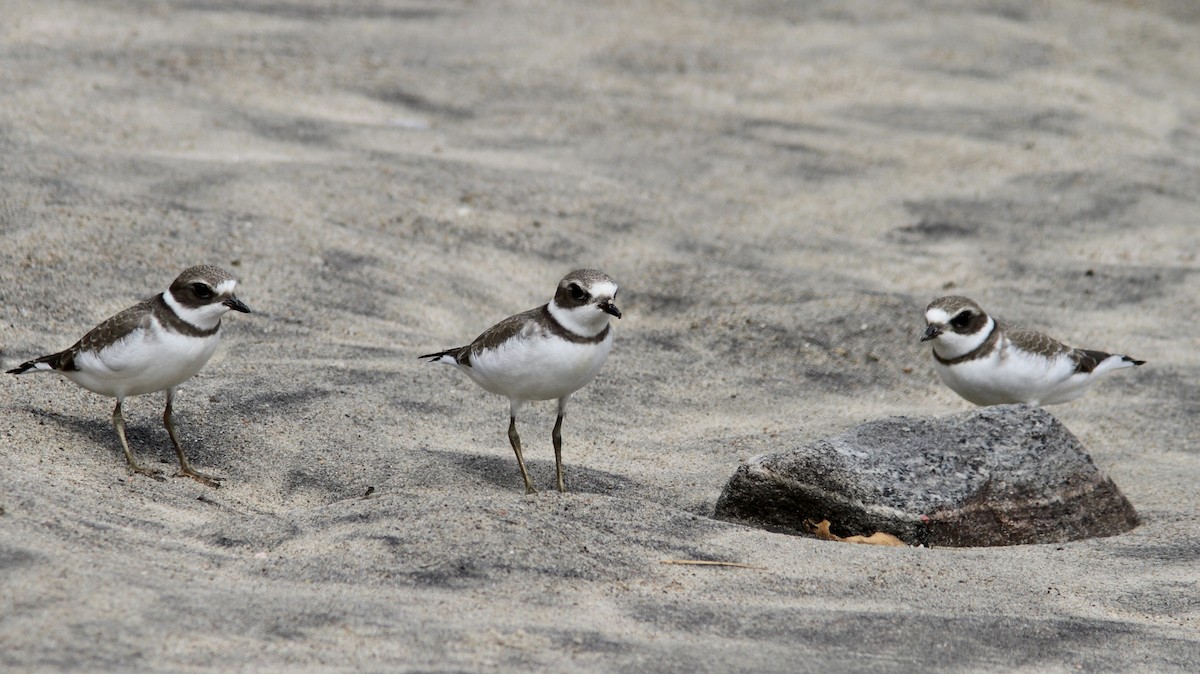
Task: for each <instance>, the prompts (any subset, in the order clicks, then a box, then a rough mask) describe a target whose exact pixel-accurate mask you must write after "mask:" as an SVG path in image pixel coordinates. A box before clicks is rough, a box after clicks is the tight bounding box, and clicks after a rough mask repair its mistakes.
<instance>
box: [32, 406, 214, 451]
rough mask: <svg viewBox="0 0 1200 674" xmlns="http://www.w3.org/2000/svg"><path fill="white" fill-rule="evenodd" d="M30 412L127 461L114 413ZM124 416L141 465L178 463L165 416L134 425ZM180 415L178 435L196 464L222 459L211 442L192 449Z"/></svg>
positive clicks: (131, 446)
mask: <svg viewBox="0 0 1200 674" xmlns="http://www.w3.org/2000/svg"><path fill="white" fill-rule="evenodd" d="M126 407H127V406H126ZM28 411H29V414H31V415H32V416H34V417H35V418H39V419H42V420H49V421H51V422H53V423H54V424H56V425H58V426H62V427H64V428H68V429H70V430H72V431H74V432H75V433H78V434H79V435H81V436H83V437H85V438H87V439H88V440H89V441H90V444H91V445H95V446H98V447H101V448H104V449H107V450H108V451H109V452H110V453H112V454H114V455H115V457H116V458H117V459H123V458H124V457H123V456H122V454H123V453H122V450H121V440H120V438H119V437H118V436H117V429H116V428H114V427H113V425H112V415H111V410H110V413H109V414H107V415H105V416H104V417H103V418H100V419H97V418H95V417H90V418H84V417H76V416H68V415H65V414H60V413H58V412H51V411H49V410H44V409H37V408H34V409H30V410H28ZM160 414H161V413H160ZM123 416H124V417H125V439H126V440H128V441H129V451H131V452H133V455H134V457H135V458H136V459H138V462H139V463H142V462H145V461H156V462H158V463H163V464H175V463H176V461H177V459H176V457H175V450H174V449H173V448H172V446H171V438H170V436H168V435H167V430H166V428H164V427H163V425H162V419H161V416H158V415H156V416H154V417H153V419H152V420H141V419H139V420H138V421H136V422H131V421H130V414H129V410H128V409H125V410H124V415H123ZM140 416H141V415H139V417H140ZM179 416H180V415H179V414H178V413H176V414H175V415H173V418H174V420H175V427H176V429H177V431H176V432H177V433H179V434H180V438H179V441H180V443H181V444H183V445H184V451H185V452H186V453H187V456H188V459H190V460H192V461H195V460H196V457H197V455H199V456H204V455H209V456H210V458H209V459H208V460H212V459H218V458H219V457H212V456H211V455H212V454H213V452H212V451H211V450H210V449H207V448H205V447H203V445H206V444H207V443H194V444H196V446H195V447H192V448H189V446H188V442H187V438H186V437H184V435H183V434H184V433H186V431H184V430H183V428H182V425H181V424H180V421H179ZM155 422H157V423H155Z"/></svg>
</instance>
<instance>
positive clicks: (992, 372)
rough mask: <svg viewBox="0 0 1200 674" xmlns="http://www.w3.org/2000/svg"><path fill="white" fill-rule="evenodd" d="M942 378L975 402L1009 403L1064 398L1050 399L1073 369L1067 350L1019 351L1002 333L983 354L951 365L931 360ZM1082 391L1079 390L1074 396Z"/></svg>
mask: <svg viewBox="0 0 1200 674" xmlns="http://www.w3.org/2000/svg"><path fill="white" fill-rule="evenodd" d="M934 366H935V369H936V371H937V373H938V376H939V377H941V379H942V381H943V382H944V383H945V384H946V385H947V386H949V387H950V388H952V389H954V391H955V392H956V393H958V394H959V395H961V396H962V397H964V398H966V399H967V400H969V401H971V402H973V403H975V404H977V405H1005V404H1011V403H1030V404H1035V405H1037V404H1047V403H1055V402H1065V400H1067V399H1071V398H1067V399H1050V397H1051V396H1052V394H1054V393H1055V392H1056V390H1057V389H1058V388H1059V387H1060V386H1061V385H1062V384H1063V383H1064V382H1065V381H1067V380H1068V379H1069V378H1070V377H1071V376H1072V373H1074V371H1075V363H1074V362H1073V361H1072V360H1071V359H1070V357H1068V356H1067V355H1066V354H1059V355H1057V356H1055V357H1053V358H1046V357H1044V356H1040V355H1037V354H1032V353H1028V352H1026V351H1021V350H1019V349H1016V348H1014V347H1013V346H1012V344H1011V343H1010V342H1009V341H1008V339H1007V338H1006V337H1001V341H1000V344H999V345H998V348H997V349H996V350H994V351H992V353H990V354H988V355H987V356H986V357H984V358H977V359H975V360H969V361H966V362H962V363H956V364H954V365H944V364H942V363H940V362H938V361H937V360H936V359H935V361H934ZM1079 394H1082V391H1079V393H1078V394H1076V395H1075V396H1072V398H1074V397H1078V395H1079Z"/></svg>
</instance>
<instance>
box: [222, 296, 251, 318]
mask: <svg viewBox="0 0 1200 674" xmlns="http://www.w3.org/2000/svg"><path fill="white" fill-rule="evenodd" d="M221 304H224V305H225V306H227V307H229V308H230V309H233V310H234V311H240V312H242V313H243V314H248V313H250V307H248V306H246V303H245V302H243V301H241V300H239V299H238V298H237V296H235V295H230V296H229V299H227V300H225V301H224V302H221Z"/></svg>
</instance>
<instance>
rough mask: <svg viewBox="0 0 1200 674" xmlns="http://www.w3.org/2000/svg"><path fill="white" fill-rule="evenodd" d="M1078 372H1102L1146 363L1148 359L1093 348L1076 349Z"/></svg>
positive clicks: (1076, 369)
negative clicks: (1138, 358)
mask: <svg viewBox="0 0 1200 674" xmlns="http://www.w3.org/2000/svg"><path fill="white" fill-rule="evenodd" d="M1076 354H1077V358H1076V361H1075V362H1076V368H1075V371H1076V372H1091V373H1094V374H1100V373H1101V372H1107V371H1109V370H1120V369H1122V368H1126V367H1137V366H1138V365H1144V364H1145V363H1146V361H1144V360H1137V359H1134V358H1130V357H1129V356H1126V355H1123V354H1119V353H1106V352H1104V351H1094V350H1092V349H1076Z"/></svg>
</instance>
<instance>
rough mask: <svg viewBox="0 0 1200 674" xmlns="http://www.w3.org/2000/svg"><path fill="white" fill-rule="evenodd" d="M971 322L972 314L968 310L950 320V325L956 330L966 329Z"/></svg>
mask: <svg viewBox="0 0 1200 674" xmlns="http://www.w3.org/2000/svg"><path fill="white" fill-rule="evenodd" d="M970 322H971V312H970V311H967V310H966V309H964V310H962V311H960V312H958V315H957V316H955V317H954V318H951V319H950V325H953V326H954V327H956V328H965V327H967V324H968V323H970Z"/></svg>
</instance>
